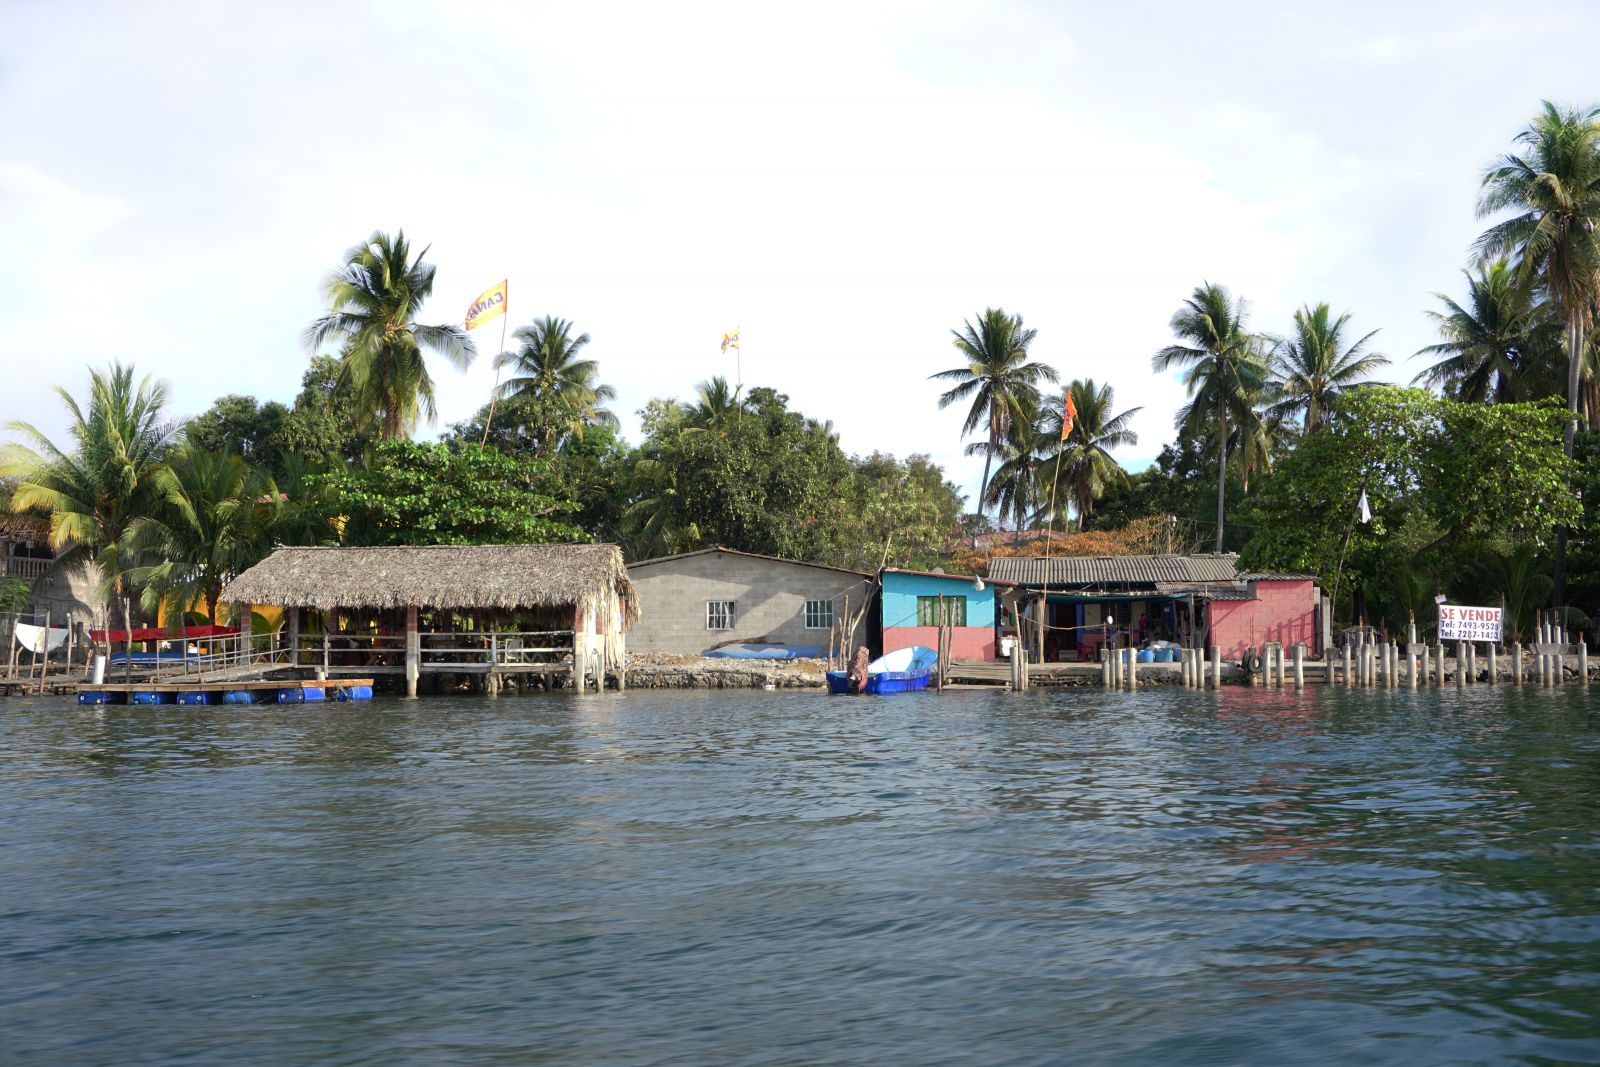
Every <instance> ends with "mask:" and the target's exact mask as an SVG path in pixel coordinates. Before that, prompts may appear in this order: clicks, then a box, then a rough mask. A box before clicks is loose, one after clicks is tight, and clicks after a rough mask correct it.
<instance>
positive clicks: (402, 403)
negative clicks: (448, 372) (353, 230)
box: [305, 230, 477, 441]
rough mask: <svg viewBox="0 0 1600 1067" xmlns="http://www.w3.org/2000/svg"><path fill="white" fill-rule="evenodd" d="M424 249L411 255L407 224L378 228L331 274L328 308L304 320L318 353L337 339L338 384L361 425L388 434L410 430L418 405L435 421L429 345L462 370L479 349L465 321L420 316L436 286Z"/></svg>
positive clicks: (308, 339)
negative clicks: (436, 321) (433, 322)
mask: <svg viewBox="0 0 1600 1067" xmlns="http://www.w3.org/2000/svg"><path fill="white" fill-rule="evenodd" d="M427 254H428V250H427V249H426V248H424V249H423V250H422V252H421V254H419V255H418V256H417V257H416V258H415V259H412V258H411V246H410V245H409V244H408V243H407V242H406V235H405V231H404V230H400V231H397V232H396V234H395V235H394V236H393V237H390V236H389V235H388V234H386V233H382V232H378V233H374V234H373V235H372V236H371V237H369V238H367V240H366V241H365V242H364V243H362V244H358V245H356V246H355V247H353V248H351V249H350V250H349V251H347V252H346V253H345V256H344V263H343V265H342V266H340V267H339V269H337V270H335V271H334V272H333V273H332V274H331V275H329V276H328V282H327V299H328V313H327V314H326V315H324V316H322V318H320V319H318V320H316V321H315V322H313V323H312V324H311V325H310V326H308V327H306V332H305V343H306V346H307V347H308V348H310V349H311V352H312V354H313V355H315V354H316V352H317V350H318V349H320V348H321V347H322V345H323V344H324V343H325V342H328V341H334V342H338V343H339V344H340V346H341V347H340V356H339V379H338V381H337V383H336V384H335V386H334V389H335V392H336V393H342V394H344V395H345V396H347V397H349V398H350V400H351V401H352V404H353V406H354V409H355V412H356V418H357V420H358V422H359V424H360V426H361V428H362V429H363V430H366V429H369V428H370V427H371V426H372V425H373V424H374V423H376V424H377V426H378V434H379V437H380V439H381V440H385V441H397V440H399V439H401V438H403V437H405V436H406V435H407V434H409V433H410V432H411V430H412V428H413V427H415V426H416V423H417V416H418V414H419V413H420V414H423V415H426V416H427V417H428V420H429V421H430V422H431V421H432V420H433V419H434V417H435V416H436V415H437V414H438V412H437V409H436V408H435V406H434V392H433V378H432V377H431V376H430V375H429V374H428V367H427V363H426V362H425V361H424V360H423V354H424V353H425V352H432V353H434V354H435V355H440V356H443V357H445V358H446V359H448V360H450V362H451V363H453V364H454V365H455V366H456V368H457V369H459V370H465V369H466V367H467V366H468V364H470V363H471V362H472V357H473V356H474V355H476V354H477V349H476V348H474V347H473V344H472V340H471V339H470V338H469V337H468V336H467V331H466V329H465V328H464V327H462V326H457V325H454V324H451V325H447V326H424V325H422V324H420V323H418V322H417V321H416V317H417V315H418V313H420V312H421V310H422V305H423V302H424V301H426V300H427V299H428V297H429V296H430V295H431V294H432V293H433V274H434V268H433V265H432V264H430V263H425V262H423V259H422V257H423V256H426V255H427Z"/></svg>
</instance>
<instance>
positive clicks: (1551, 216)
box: [1478, 100, 1600, 607]
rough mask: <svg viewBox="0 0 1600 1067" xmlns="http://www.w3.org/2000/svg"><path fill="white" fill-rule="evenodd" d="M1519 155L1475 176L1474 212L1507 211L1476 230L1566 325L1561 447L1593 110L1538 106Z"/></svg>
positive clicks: (1593, 171)
mask: <svg viewBox="0 0 1600 1067" xmlns="http://www.w3.org/2000/svg"><path fill="white" fill-rule="evenodd" d="M1516 143H1517V144H1518V145H1519V146H1521V149H1522V151H1521V154H1518V153H1516V152H1512V153H1509V154H1507V155H1505V156H1503V157H1501V158H1500V159H1499V160H1497V161H1496V162H1495V163H1494V164H1492V165H1491V166H1490V167H1489V169H1488V171H1487V172H1485V173H1484V176H1483V192H1482V194H1481V195H1480V196H1479V198H1478V214H1479V216H1480V217H1482V216H1487V215H1494V214H1497V213H1499V212H1502V211H1512V212H1515V214H1514V215H1513V216H1512V217H1511V218H1509V219H1505V220H1503V221H1501V222H1498V223H1496V224H1495V225H1493V226H1491V227H1490V228H1489V229H1488V230H1486V231H1484V233H1483V236H1481V237H1479V238H1478V245H1479V247H1480V248H1481V249H1482V250H1483V251H1484V252H1485V253H1487V254H1490V255H1500V254H1510V255H1511V256H1512V257H1513V258H1514V260H1515V261H1516V263H1517V269H1518V273H1519V274H1520V275H1521V277H1522V279H1523V281H1524V282H1525V283H1531V282H1533V281H1534V280H1537V281H1538V282H1539V283H1540V284H1542V285H1543V286H1544V290H1545V293H1546V295H1547V296H1548V297H1549V300H1550V303H1551V304H1552V305H1553V307H1554V308H1555V312H1556V314H1557V315H1558V316H1559V317H1560V319H1561V322H1562V325H1563V326H1564V327H1565V328H1566V348H1567V409H1568V410H1569V411H1571V412H1572V415H1573V418H1572V420H1571V421H1569V422H1568V423H1567V432H1566V437H1565V449H1566V454H1567V455H1568V456H1571V455H1572V441H1573V436H1574V434H1576V432H1577V414H1578V407H1579V403H1580V396H1579V390H1580V383H1581V378H1582V372H1583V356H1584V344H1585V337H1586V334H1587V331H1588V329H1589V326H1590V322H1591V317H1592V314H1593V310H1594V304H1595V295H1596V292H1597V290H1600V232H1597V230H1600V109H1591V110H1589V111H1583V112H1580V111H1577V110H1574V109H1570V108H1568V109H1562V108H1558V107H1556V106H1555V105H1554V104H1552V103H1550V102H1549V101H1548V100H1547V101H1545V102H1544V110H1543V111H1541V112H1540V113H1539V114H1538V115H1537V116H1535V117H1534V119H1533V121H1532V122H1531V123H1529V125H1528V127H1527V128H1526V129H1524V130H1523V131H1522V132H1521V133H1519V134H1517V137H1516ZM1566 564H1567V530H1566V527H1564V526H1563V527H1561V528H1560V529H1558V530H1557V532H1556V560H1555V593H1554V601H1555V604H1556V606H1557V607H1561V606H1564V605H1565V603H1566Z"/></svg>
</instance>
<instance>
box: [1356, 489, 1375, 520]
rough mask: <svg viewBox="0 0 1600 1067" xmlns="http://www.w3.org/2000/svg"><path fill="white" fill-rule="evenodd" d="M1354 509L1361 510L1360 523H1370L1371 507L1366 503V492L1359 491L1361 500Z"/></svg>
mask: <svg viewBox="0 0 1600 1067" xmlns="http://www.w3.org/2000/svg"><path fill="white" fill-rule="evenodd" d="M1356 507H1358V508H1360V509H1361V521H1362V522H1371V521H1372V507H1371V505H1369V504H1368V503H1367V491H1366V490H1365V489H1363V490H1361V500H1360V501H1359V502H1358V503H1357V504H1356Z"/></svg>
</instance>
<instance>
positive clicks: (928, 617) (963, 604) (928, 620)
mask: <svg viewBox="0 0 1600 1067" xmlns="http://www.w3.org/2000/svg"><path fill="white" fill-rule="evenodd" d="M939 603H940V599H939V597H936V596H919V597H917V625H918V626H939V625H941V624H940V622H939ZM966 624H967V598H966V597H964V596H956V597H950V596H947V597H945V598H944V622H943V625H945V626H965V625H966Z"/></svg>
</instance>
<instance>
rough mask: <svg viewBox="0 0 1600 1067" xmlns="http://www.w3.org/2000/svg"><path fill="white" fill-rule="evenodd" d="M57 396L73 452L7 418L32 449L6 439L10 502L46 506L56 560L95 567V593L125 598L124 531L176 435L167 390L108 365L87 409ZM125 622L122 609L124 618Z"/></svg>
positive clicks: (96, 375) (128, 549)
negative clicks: (168, 417) (12, 482)
mask: <svg viewBox="0 0 1600 1067" xmlns="http://www.w3.org/2000/svg"><path fill="white" fill-rule="evenodd" d="M56 394H57V395H58V396H60V397H61V399H62V401H63V402H64V403H65V404H66V405H67V411H68V413H69V415H70V416H71V425H70V428H69V430H68V433H69V434H70V435H71V437H72V440H73V444H72V446H71V448H70V450H69V449H67V448H63V447H61V446H59V445H56V444H55V443H53V442H52V441H51V440H50V439H49V438H47V437H46V436H45V435H44V434H43V433H42V432H40V431H39V430H38V429H36V428H35V427H34V426H33V425H31V424H30V423H26V422H12V423H8V424H7V427H6V428H7V429H8V430H10V431H11V432H13V433H16V434H19V435H21V436H22V437H23V438H24V439H25V440H27V441H28V442H30V443H31V447H29V445H21V444H9V445H6V446H5V448H4V449H3V451H0V476H4V477H14V478H17V479H18V484H17V487H16V490H15V491H14V492H13V493H12V497H11V506H12V507H13V508H15V509H17V510H19V511H20V510H24V509H27V508H43V509H45V510H48V511H49V512H50V543H51V544H52V545H53V546H54V547H55V548H56V549H57V550H64V551H62V555H61V556H60V557H59V559H58V561H57V565H58V566H59V565H67V566H71V565H74V564H78V565H87V566H89V567H91V568H93V569H94V570H96V571H97V572H98V574H99V583H98V592H99V594H100V595H101V596H102V597H105V596H113V597H115V599H116V600H117V601H118V602H122V601H123V594H124V591H125V589H126V579H127V575H128V572H129V570H130V569H131V567H132V564H133V562H134V557H133V549H132V546H131V544H130V539H129V536H128V534H129V530H130V528H131V527H132V525H133V523H134V521H135V520H136V519H137V518H138V517H139V516H140V515H144V514H147V513H149V511H150V510H151V508H152V506H153V505H154V503H155V501H156V499H157V494H158V492H159V489H158V478H157V475H158V472H160V471H161V469H162V461H163V458H164V453H165V451H166V448H167V445H168V442H169V441H170V440H171V437H172V433H173V429H172V427H171V426H170V425H169V424H168V423H166V422H165V420H164V418H163V413H162V409H163V408H164V407H165V406H166V402H167V388H166V386H165V385H164V384H162V383H159V382H152V381H151V380H150V379H149V378H144V379H141V380H140V381H139V383H138V384H137V385H135V384H134V379H133V368H132V367H124V366H122V365H121V364H120V363H113V364H112V365H111V367H110V368H109V369H108V370H106V371H91V372H90V375H89V404H88V408H87V410H85V409H84V408H82V407H80V406H79V405H78V402H77V401H75V400H74V399H73V398H72V396H71V395H70V394H69V393H67V391H66V390H64V389H60V388H58V389H57V390H56ZM130 622H131V620H130V619H129V618H128V613H127V610H126V607H124V613H123V623H124V625H128V624H129V623H130Z"/></svg>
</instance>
